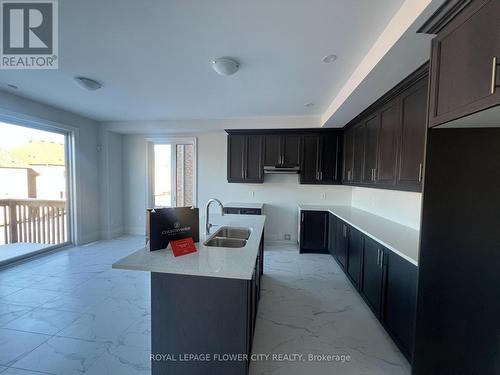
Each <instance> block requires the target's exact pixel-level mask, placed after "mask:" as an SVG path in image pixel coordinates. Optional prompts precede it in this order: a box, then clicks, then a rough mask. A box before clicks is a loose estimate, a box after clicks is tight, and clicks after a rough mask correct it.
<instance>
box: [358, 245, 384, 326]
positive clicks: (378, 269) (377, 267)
mask: <svg viewBox="0 0 500 375" xmlns="http://www.w3.org/2000/svg"><path fill="white" fill-rule="evenodd" d="M364 241H365V243H364V250H363V281H362V283H361V292H362V293H363V295H364V296H365V299H366V301H367V302H368V305H369V306H370V307H371V309H372V311H373V312H374V314H375V315H376V316H377V317H378V316H380V308H381V303H382V276H383V265H382V261H381V260H382V259H381V258H382V255H381V254H382V252H383V248H382V246H381V245H380V244H379V243H378V242H376V241H374V240H372V239H371V238H369V237H366V236H365V240H364Z"/></svg>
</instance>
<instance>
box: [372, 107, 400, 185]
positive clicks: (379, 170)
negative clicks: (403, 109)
mask: <svg viewBox="0 0 500 375" xmlns="http://www.w3.org/2000/svg"><path fill="white" fill-rule="evenodd" d="M400 129H401V116H400V101H399V98H397V99H396V100H394V101H392V102H391V103H389V104H388V105H386V106H385V107H384V108H383V109H382V110H381V111H380V127H379V130H378V152H377V155H378V156H377V167H376V170H375V173H374V175H375V182H376V183H377V184H382V185H394V184H395V183H396V170H397V169H396V168H397V153H398V148H399V136H400Z"/></svg>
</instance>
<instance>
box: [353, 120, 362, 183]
mask: <svg viewBox="0 0 500 375" xmlns="http://www.w3.org/2000/svg"><path fill="white" fill-rule="evenodd" d="M365 130H366V128H365V127H364V126H363V125H358V126H356V127H355V128H354V151H353V167H352V176H351V181H352V182H361V179H362V175H363V165H364V162H365V142H366V139H365V137H366V131H365Z"/></svg>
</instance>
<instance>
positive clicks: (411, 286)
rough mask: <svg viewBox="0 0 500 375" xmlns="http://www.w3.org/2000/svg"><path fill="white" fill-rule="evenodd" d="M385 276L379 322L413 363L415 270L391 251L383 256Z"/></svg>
mask: <svg viewBox="0 0 500 375" xmlns="http://www.w3.org/2000/svg"><path fill="white" fill-rule="evenodd" d="M382 262H383V264H384V268H385V272H386V280H385V287H384V297H383V299H384V309H383V312H382V314H383V315H382V321H383V323H384V325H385V326H386V328H387V330H388V331H389V333H390V334H391V336H392V338H393V339H394V341H395V342H396V343H397V344H398V346H399V348H400V349H401V352H402V353H403V354H404V355H405V356H406V358H408V360H409V361H410V362H412V357H413V349H414V342H415V318H416V307H417V266H415V265H414V264H412V263H410V262H408V261H407V260H406V259H403V258H401V257H400V256H399V255H397V254H395V253H393V252H392V251H388V250H385V251H384V252H383V258H382Z"/></svg>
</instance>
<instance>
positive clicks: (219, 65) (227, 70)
mask: <svg viewBox="0 0 500 375" xmlns="http://www.w3.org/2000/svg"><path fill="white" fill-rule="evenodd" d="M210 64H211V65H212V69H213V70H215V72H216V73H217V74H218V75H221V76H230V75H232V74H234V73H236V72H237V71H238V69H239V68H240V63H239V62H238V61H236V60H234V59H231V58H229V57H218V58H216V59H213V60H212V61H211V62H210Z"/></svg>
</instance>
